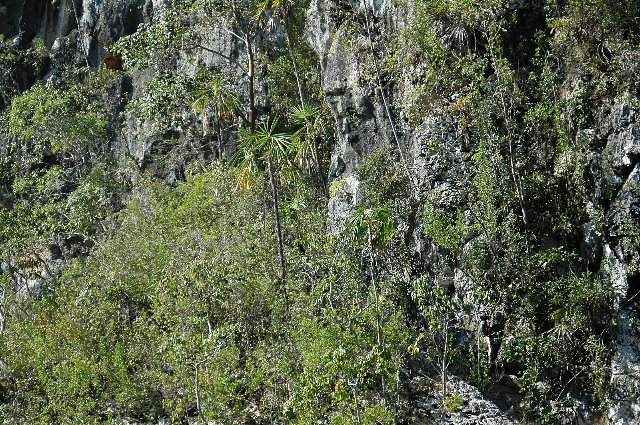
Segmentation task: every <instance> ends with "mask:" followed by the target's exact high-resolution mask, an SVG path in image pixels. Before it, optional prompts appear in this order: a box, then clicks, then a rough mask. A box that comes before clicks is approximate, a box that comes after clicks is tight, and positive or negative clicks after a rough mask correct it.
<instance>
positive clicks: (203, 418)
mask: <svg viewBox="0 0 640 425" xmlns="http://www.w3.org/2000/svg"><path fill="white" fill-rule="evenodd" d="M205 360H206V359H205ZM205 360H202V361H201V362H199V363H197V364H196V409H197V410H198V416H199V417H200V420H201V421H202V423H203V424H204V425H206V424H207V418H205V416H204V413H202V404H201V403H200V365H201V364H202V363H203V362H204V361H205Z"/></svg>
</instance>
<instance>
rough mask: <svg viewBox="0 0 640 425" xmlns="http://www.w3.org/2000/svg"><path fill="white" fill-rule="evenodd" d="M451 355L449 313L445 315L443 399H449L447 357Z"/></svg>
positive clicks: (442, 371)
mask: <svg viewBox="0 0 640 425" xmlns="http://www.w3.org/2000/svg"><path fill="white" fill-rule="evenodd" d="M448 354H449V321H448V319H447V313H446V312H445V313H444V347H443V349H442V370H441V371H440V372H441V373H442V397H443V398H445V397H447V369H448V364H447V356H448Z"/></svg>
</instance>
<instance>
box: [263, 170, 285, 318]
mask: <svg viewBox="0 0 640 425" xmlns="http://www.w3.org/2000/svg"><path fill="white" fill-rule="evenodd" d="M268 165H269V182H270V183H271V196H272V198H273V199H272V200H273V214H274V217H275V220H276V230H277V235H278V257H279V259H280V285H281V289H282V293H283V294H284V298H285V302H286V304H287V306H288V305H289V299H288V296H287V285H286V277H287V268H286V261H285V257H284V243H283V242H282V225H281V223H280V209H279V206H278V187H277V186H276V181H275V178H274V170H273V160H272V159H271V157H269V164H268Z"/></svg>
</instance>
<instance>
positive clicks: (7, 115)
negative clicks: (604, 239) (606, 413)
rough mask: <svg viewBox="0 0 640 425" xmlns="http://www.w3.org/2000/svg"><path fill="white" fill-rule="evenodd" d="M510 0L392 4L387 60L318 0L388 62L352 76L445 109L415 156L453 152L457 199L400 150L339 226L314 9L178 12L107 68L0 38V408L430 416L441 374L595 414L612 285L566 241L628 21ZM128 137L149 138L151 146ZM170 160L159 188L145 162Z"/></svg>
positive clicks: (220, 419) (59, 417) (365, 22)
mask: <svg viewBox="0 0 640 425" xmlns="http://www.w3.org/2000/svg"><path fill="white" fill-rule="evenodd" d="M507 3H508V2H505V1H501V0H483V1H480V2H469V1H465V0H450V1H443V0H422V1H416V2H410V4H408V5H407V4H402V2H398V4H397V5H396V7H397V11H396V12H397V16H398V18H401V19H403V22H404V25H403V26H402V28H401V29H400V30H398V31H397V32H396V33H394V34H392V35H388V37H387V36H385V35H384V34H383V35H374V36H376V37H379V38H380V39H381V40H377V41H379V42H380V43H382V42H384V45H385V49H380V51H382V50H384V52H385V54H384V55H383V54H382V53H381V52H380V51H378V50H376V49H374V48H373V40H372V34H371V28H370V23H369V15H367V16H366V17H364V18H363V16H364V15H363V14H364V13H367V12H363V11H361V10H360V11H359V10H355V9H352V8H351V7H350V6H347V5H345V4H343V3H342V2H338V3H336V4H335V5H334V6H335V8H337V9H339V12H340V13H337V12H336V16H342V18H340V19H338V18H336V22H334V24H335V26H336V31H338V35H337V36H341V37H348V36H350V35H353V40H356V39H357V36H358V35H363V34H365V35H366V37H367V38H368V39H369V42H370V43H371V45H370V46H367V47H363V48H362V51H363V52H364V53H363V54H365V55H380V56H381V57H370V58H368V59H367V60H364V61H363V67H364V68H365V69H363V75H365V79H367V78H368V81H374V77H372V75H375V79H376V80H377V82H378V83H379V89H380V91H382V90H383V82H385V83H389V84H388V85H386V84H385V87H393V89H394V90H396V92H397V93H398V95H397V96H395V97H394V98H393V104H392V105H391V106H392V107H391V111H389V108H387V113H388V114H393V115H394V117H397V118H404V121H405V125H406V126H407V128H411V129H412V130H420V129H423V128H424V127H425V126H427V124H428V123H433V122H434V120H435V121H437V122H439V123H443V124H442V127H443V128H445V129H446V131H443V136H442V137H440V138H438V137H434V138H433V139H432V140H429V141H428V142H427V143H426V145H427V146H426V148H425V149H426V152H427V155H433V157H438V158H440V157H442V158H447V157H449V156H450V155H452V152H457V153H459V154H460V155H459V158H460V160H459V161H458V162H460V163H463V164H464V165H461V166H460V167H459V169H460V170H461V171H460V170H458V171H455V170H453V171H452V169H442V170H440V171H441V172H442V173H441V174H442V175H444V176H447V175H448V173H456V172H457V173H458V175H457V176H456V177H459V181H458V182H459V184H460V185H461V186H462V187H463V189H464V190H458V191H455V190H448V189H446V188H447V186H446V184H435V183H434V182H436V181H437V182H439V183H442V181H446V179H447V178H448V177H445V178H442V180H438V179H439V178H441V177H442V176H431V177H432V180H431V181H426V182H425V181H423V182H421V183H420V185H419V183H417V182H418V178H417V176H418V175H419V174H420V173H419V171H420V170H416V169H415V168H414V167H413V165H412V164H409V163H407V160H406V157H405V155H403V152H399V151H398V149H397V146H396V145H395V144H393V143H391V144H390V146H392V147H383V148H380V149H373V150H372V152H371V153H370V154H369V155H368V156H367V157H366V158H364V159H363V160H362V161H361V163H360V165H359V166H358V168H357V170H356V171H355V177H356V178H357V180H358V182H359V186H358V191H359V192H358V197H357V198H358V202H357V203H356V204H355V205H350V207H351V210H350V212H349V217H348V218H347V219H346V220H344V221H343V222H342V223H339V225H334V226H333V227H332V228H331V229H328V228H327V222H328V220H327V208H326V204H327V198H328V197H333V198H334V200H335V199H339V197H340V196H341V187H342V186H343V185H345V184H346V182H345V180H344V179H338V180H336V181H334V182H332V183H331V185H330V187H328V186H329V185H328V182H327V181H326V176H327V174H328V167H329V161H330V157H331V149H332V147H333V144H334V134H333V133H334V128H333V127H334V123H333V122H332V116H331V113H330V112H329V107H328V105H327V103H326V101H325V99H324V95H323V93H322V90H321V88H320V75H319V74H320V65H319V64H318V63H317V60H316V59H315V58H314V56H313V54H312V53H311V51H310V49H309V47H308V46H307V45H306V44H305V42H304V39H303V32H304V24H305V22H304V20H305V16H304V10H305V8H306V6H307V4H306V3H304V2H298V1H294V0H264V1H260V2H256V1H249V0H242V1H231V2H227V1H219V0H216V1H209V0H180V1H174V2H170V4H169V5H167V6H166V7H164V8H162V9H160V10H158V11H156V16H155V17H154V20H153V21H152V22H149V23H145V24H142V25H141V26H140V27H139V29H138V31H137V32H136V33H134V34H132V35H130V36H128V37H123V38H121V39H120V40H119V41H118V42H117V43H116V45H115V46H113V49H114V52H117V53H118V54H121V55H122V58H123V60H124V66H125V71H124V72H116V71H109V70H106V69H100V70H90V69H82V70H73V71H71V70H65V71H64V72H57V73H53V74H52V75H49V76H48V77H47V78H46V79H45V78H43V80H42V81H39V82H35V80H36V79H37V78H36V76H38V77H44V75H40V74H42V71H43V68H44V65H45V64H46V57H47V54H46V52H45V51H43V49H44V47H43V46H42V45H41V42H39V41H38V40H35V41H34V43H33V46H32V47H31V48H30V49H28V50H24V51H21V50H20V49H19V48H17V47H15V46H12V45H9V44H8V43H6V42H4V41H2V40H0V43H1V44H0V94H2V99H1V101H2V103H0V108H1V109H2V115H1V116H0V137H1V138H0V140H1V141H2V145H1V146H0V158H1V159H0V192H1V193H0V201H1V202H0V204H1V205H0V224H1V227H0V260H2V271H1V275H0V293H1V294H2V299H1V300H0V333H1V335H0V363H1V364H0V366H1V368H0V419H2V422H3V423H7V424H23V423H33V424H49V423H69V424H72V423H120V422H122V421H123V420H125V419H127V418H129V419H132V420H136V421H140V422H149V423H152V422H157V420H158V419H159V418H162V417H169V418H170V419H171V420H172V421H173V422H174V423H187V422H189V421H198V422H199V423H207V421H209V422H213V423H229V424H233V423H237V424H246V423H261V424H266V423H297V424H310V423H331V424H358V425H360V424H391V423H402V422H403V421H409V420H410V419H409V418H410V417H411V415H412V410H411V399H412V397H415V396H417V395H416V393H415V392H416V388H415V387H414V386H413V382H412V381H411V379H412V378H413V377H414V376H425V377H427V379H428V382H429V383H430V384H429V386H428V388H426V389H424V388H423V389H421V390H420V391H424V392H432V393H433V392H439V393H440V394H441V397H440V398H439V399H438V400H439V403H440V407H441V408H442V409H444V410H447V409H449V410H455V409H456V406H457V405H459V404H460V403H461V400H460V395H459V394H456V393H455V392H452V391H450V390H449V389H448V385H449V384H450V382H451V379H452V378H451V377H452V376H457V377H460V378H462V379H464V380H466V381H469V382H471V383H473V384H474V385H476V386H478V387H479V388H481V389H482V390H483V391H486V392H487V393H492V394H494V395H496V394H497V397H498V398H500V396H501V394H499V392H500V390H499V389H498V388H499V386H501V387H502V388H504V387H505V385H510V388H511V389H512V390H513V394H509V395H508V396H505V397H506V398H505V399H504V400H501V401H502V402H503V403H504V404H506V405H507V407H508V408H509V409H511V411H512V413H514V414H515V415H517V416H519V417H522V418H526V419H528V420H531V421H533V423H543V422H551V421H552V420H553V419H554V416H555V415H556V414H557V412H558V411H559V410H560V409H561V408H563V407H565V406H570V405H571V403H573V401H574V400H576V399H579V400H583V401H585V402H586V404H587V405H588V406H589V408H590V409H593V410H599V409H600V410H601V409H602V408H603V406H604V404H603V403H604V402H605V400H606V395H607V394H606V391H607V382H608V379H609V376H608V374H609V370H608V364H609V361H610V355H611V352H610V346H611V341H612V338H613V327H614V293H613V290H612V288H611V286H610V284H609V276H607V273H606V271H605V270H603V268H602V267H601V263H600V262H599V261H595V260H594V259H592V258H585V256H584V255H583V253H582V251H581V238H582V236H583V233H582V232H583V229H584V225H585V223H589V224H590V225H592V226H593V227H594V229H595V230H594V231H595V232H596V233H598V234H599V235H603V234H604V233H605V232H604V225H605V223H604V219H603V217H604V211H603V205H605V204H606V203H607V202H610V201H611V197H612V196H613V193H612V192H613V188H612V187H605V188H604V190H603V191H604V194H603V195H602V196H603V197H604V198H605V200H604V201H602V202H601V203H600V204H597V203H596V204H594V203H593V202H591V192H590V191H592V190H593V188H592V187H590V182H588V181H587V177H586V176H587V170H588V169H589V167H591V166H592V163H591V162H590V158H589V155H588V152H589V149H591V148H593V146H591V145H590V142H589V141H587V140H585V139H584V138H583V137H581V135H582V134H584V131H585V130H587V129H589V128H590V127H591V126H592V125H593V123H594V121H595V120H596V114H597V113H598V111H600V110H602V109H603V108H606V106H607V105H609V104H610V103H611V101H612V97H613V96H615V95H616V93H622V92H625V93H628V92H631V91H634V90H637V88H638V87H637V83H636V80H637V77H636V75H637V71H638V69H637V66H638V65H637V63H638V61H637V60H634V58H635V57H636V56H637V52H638V44H637V43H638V41H639V40H638V35H639V34H638V33H637V28H636V27H635V25H636V24H635V23H636V20H635V19H636V18H637V16H638V12H639V11H638V10H636V9H637V6H635V3H634V2H628V3H629V4H627V5H626V6H627V8H626V9H624V10H625V13H621V11H622V10H623V9H622V8H621V7H620V6H619V5H617V6H615V7H614V6H611V5H610V4H609V3H607V2H604V1H599V0H589V1H580V2H578V1H566V2H555V1H552V0H548V1H545V2H541V3H543V4H537V3H535V4H534V3H531V4H529V3H527V4H526V5H524V6H522V8H520V9H516V10H514V9H513V8H511V7H510V6H509V4H507ZM344 16H351V17H352V18H353V19H345V18H344ZM371 19H373V18H371ZM224 37H227V39H230V40H232V42H231V44H234V45H235V50H233V51H234V52H235V53H236V55H235V56H233V57H229V56H228V55H227V53H228V52H227V51H226V50H225V48H224V46H222V47H221V44H220V43H216V42H215V40H217V39H223V38H224ZM353 40H347V41H348V42H351V41H353ZM361 47H362V46H361ZM354 48H357V46H356V47H354ZM369 48H370V49H369ZM199 55H209V56H210V57H209V59H210V60H209V61H208V62H207V61H202V60H198V59H197V58H198V57H199ZM211 57H213V58H215V59H211ZM141 75H142V76H143V77H141V78H140V81H144V82H145V85H144V86H143V87H141V88H137V89H136V91H135V96H131V93H130V92H129V91H127V90H126V89H124V88H123V87H124V86H125V85H126V84H127V82H128V81H129V79H130V78H131V76H134V77H136V78H138V77H140V76H141ZM567 75H571V78H572V81H578V83H576V84H577V86H575V87H567V84H568V83H567ZM18 76H20V78H22V79H20V78H18ZM384 102H386V98H385V99H384ZM394 117H389V119H390V120H393V118H394ZM127 125H128V126H134V127H125V126H127ZM124 128H128V129H131V128H136V129H140V128H143V129H145V131H146V133H145V132H142V136H140V134H138V135H137V136H131V137H132V138H134V137H143V138H144V137H146V136H149V139H150V141H149V143H148V144H143V146H145V147H146V148H148V151H149V152H148V155H147V152H143V154H142V155H141V156H139V157H135V158H134V155H133V153H132V152H129V151H127V150H126V149H125V148H124V147H123V146H124V145H125V144H126V142H124V141H123V140H125V141H126V140H132V139H126V137H125V135H124V134H123V129H124ZM445 132H446V133H447V134H452V135H454V137H453V138H451V137H445V136H444V133H445ZM145 142H146V141H145ZM185 152H187V153H185ZM183 154H184V156H185V158H186V157H188V159H189V161H190V162H191V163H190V164H189V165H187V166H185V167H184V169H183V170H182V171H183V175H182V177H183V178H182V179H180V178H178V179H173V180H172V181H170V183H171V184H166V180H168V179H165V182H163V180H162V177H166V176H161V175H160V176H159V175H158V174H159V172H158V170H160V169H161V167H160V166H157V164H159V163H162V162H163V161H169V160H170V157H172V155H173V156H180V155H183ZM189 161H186V160H185V161H184V162H189ZM452 162H453V161H452ZM604 164H605V165H606V161H605V162H604ZM432 183H433V184H432ZM443 188H444V189H443ZM345 201H347V200H345ZM626 235H627V236H628V238H627V239H625V241H626V242H625V243H628V244H631V245H633V244H636V245H635V246H636V248H637V245H638V243H637V240H640V238H638V237H637V235H638V232H637V229H628V232H627V233H626ZM632 236H633V237H632ZM634 237H635V238H634ZM419 247H421V248H419ZM425 247H426V248H425ZM426 257H428V258H426ZM454 280H455V282H456V283H455V284H454ZM461 282H462V283H463V286H464V291H461V290H460V283H461ZM505 382H506V383H507V384H505ZM498 384H499V385H498ZM418 395H419V394H418Z"/></svg>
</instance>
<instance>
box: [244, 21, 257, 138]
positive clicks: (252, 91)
mask: <svg viewBox="0 0 640 425" xmlns="http://www.w3.org/2000/svg"><path fill="white" fill-rule="evenodd" d="M244 42H245V44H246V45H247V77H248V78H249V127H250V129H251V132H252V133H253V132H254V131H255V130H256V119H257V118H256V117H257V115H258V112H257V108H256V88H255V69H256V63H255V56H254V51H253V38H252V37H251V35H250V34H249V33H247V34H246V35H245V38H244Z"/></svg>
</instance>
